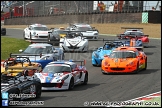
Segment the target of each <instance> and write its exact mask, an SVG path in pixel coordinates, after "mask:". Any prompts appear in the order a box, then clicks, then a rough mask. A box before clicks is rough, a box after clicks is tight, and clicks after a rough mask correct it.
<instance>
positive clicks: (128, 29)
mask: <svg viewBox="0 0 162 108" xmlns="http://www.w3.org/2000/svg"><path fill="white" fill-rule="evenodd" d="M121 29H125V31H124V33H122V34H118V35H117V37H118V38H119V39H121V38H122V37H123V36H124V37H125V36H126V35H135V36H137V38H138V39H140V40H142V43H143V46H144V47H148V43H149V38H148V36H149V35H145V34H144V33H143V32H142V30H141V29H143V28H133V27H121Z"/></svg>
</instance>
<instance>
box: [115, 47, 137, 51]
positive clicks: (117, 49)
mask: <svg viewBox="0 0 162 108" xmlns="http://www.w3.org/2000/svg"><path fill="white" fill-rule="evenodd" d="M114 51H134V52H136V51H138V50H137V49H136V48H134V47H127V46H124V47H118V48H116V49H114Z"/></svg>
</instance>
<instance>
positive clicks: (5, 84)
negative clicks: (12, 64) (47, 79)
mask: <svg viewBox="0 0 162 108" xmlns="http://www.w3.org/2000/svg"><path fill="white" fill-rule="evenodd" d="M27 75H28V73H27V70H25V71H24V75H23V76H16V77H14V78H10V79H7V80H6V79H3V76H1V96H2V100H4V99H6V100H8V101H9V102H10V101H20V100H24V99H29V98H30V99H31V98H40V97H41V93H42V91H41V88H42V85H41V81H40V79H39V78H37V77H34V76H33V77H31V76H27ZM6 95H7V96H6ZM18 96H20V97H18ZM9 105H12V104H9Z"/></svg>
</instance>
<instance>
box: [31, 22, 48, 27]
mask: <svg viewBox="0 0 162 108" xmlns="http://www.w3.org/2000/svg"><path fill="white" fill-rule="evenodd" d="M30 26H32V27H47V26H46V25H42V24H37V23H36V24H32V25H30Z"/></svg>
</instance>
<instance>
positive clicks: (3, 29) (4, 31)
mask: <svg viewBox="0 0 162 108" xmlns="http://www.w3.org/2000/svg"><path fill="white" fill-rule="evenodd" d="M1 35H2V36H4V35H6V28H3V27H2V25H1Z"/></svg>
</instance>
